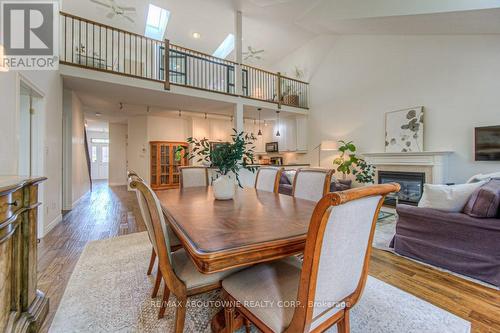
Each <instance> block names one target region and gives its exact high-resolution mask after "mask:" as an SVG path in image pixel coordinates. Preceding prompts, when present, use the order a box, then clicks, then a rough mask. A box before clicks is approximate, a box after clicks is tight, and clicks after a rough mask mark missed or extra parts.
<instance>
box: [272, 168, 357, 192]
mask: <svg viewBox="0 0 500 333" xmlns="http://www.w3.org/2000/svg"><path fill="white" fill-rule="evenodd" d="M287 171H288V172H290V171H292V172H293V171H295V170H287ZM351 185H352V181H351V180H342V179H332V183H331V184H330V192H335V191H345V190H348V189H350V188H351ZM278 192H279V193H281V194H286V195H292V192H293V184H292V181H291V180H290V178H289V177H287V176H286V175H285V173H282V174H281V178H280V183H279V188H278Z"/></svg>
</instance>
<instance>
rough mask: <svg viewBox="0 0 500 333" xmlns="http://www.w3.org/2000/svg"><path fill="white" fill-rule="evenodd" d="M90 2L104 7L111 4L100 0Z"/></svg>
mask: <svg viewBox="0 0 500 333" xmlns="http://www.w3.org/2000/svg"><path fill="white" fill-rule="evenodd" d="M90 2H93V3H95V4H97V5H100V6H103V7H106V8H111V5H109V4H107V3H104V2H102V1H99V0H90Z"/></svg>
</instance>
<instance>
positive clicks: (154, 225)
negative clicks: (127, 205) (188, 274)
mask: <svg viewBox="0 0 500 333" xmlns="http://www.w3.org/2000/svg"><path fill="white" fill-rule="evenodd" d="M130 187H131V188H133V189H134V190H136V191H137V192H139V193H140V199H141V201H140V202H142V205H143V206H144V208H145V211H146V214H145V215H146V217H147V218H146V219H147V221H149V222H146V228H147V229H148V234H149V235H150V239H151V240H152V243H153V247H154V248H155V251H156V255H157V256H158V264H159V267H160V270H161V273H162V276H163V280H164V281H165V283H166V284H167V286H168V288H169V289H170V290H179V288H184V289H185V284H184V282H182V281H181V280H180V279H179V278H178V277H177V275H176V274H175V271H174V269H173V266H172V254H171V251H170V249H171V248H170V236H169V230H170V228H169V227H168V226H167V224H166V223H165V217H164V215H163V211H162V209H161V205H160V201H159V200H158V197H157V196H156V194H155V192H154V191H153V190H152V189H151V187H149V186H148V185H147V184H146V183H145V182H144V181H141V180H139V179H132V178H131V181H130ZM148 225H149V227H148Z"/></svg>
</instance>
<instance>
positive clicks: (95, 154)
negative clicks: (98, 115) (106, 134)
mask: <svg viewBox="0 0 500 333" xmlns="http://www.w3.org/2000/svg"><path fill="white" fill-rule="evenodd" d="M90 141H91V143H90V170H91V172H90V173H91V177H92V180H103V179H108V173H109V139H99V138H92V139H90Z"/></svg>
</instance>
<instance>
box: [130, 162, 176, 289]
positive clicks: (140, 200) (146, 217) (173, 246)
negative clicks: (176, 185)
mask: <svg viewBox="0 0 500 333" xmlns="http://www.w3.org/2000/svg"><path fill="white" fill-rule="evenodd" d="M127 174H128V177H129V178H128V179H129V185H130V182H131V181H132V180H137V181H141V182H144V180H143V179H142V178H141V177H140V176H139V175H138V174H137V173H136V172H135V171H132V170H131V171H128V172H127ZM135 192H136V196H137V202H138V204H139V210H140V211H141V216H142V220H143V221H144V224H145V225H146V230H147V231H148V237H149V240H150V241H151V244H152V245H153V247H152V250H151V257H150V259H149V267H148V271H147V275H151V272H152V271H153V267H154V264H155V261H156V253H157V252H156V248H155V246H154V243H153V240H152V238H151V233H150V232H149V231H150V230H152V225H151V219H150V217H149V214H148V211H147V209H148V208H147V205H146V203H145V201H144V199H143V197H142V196H141V194H140V193H139V191H137V190H136V191H135ZM167 231H168V234H169V236H170V248H171V250H172V251H175V250H176V249H179V248H181V247H182V245H181V242H180V240H179V238H177V236H175V234H174V233H173V232H172V230H171V229H170V227H169V226H167ZM160 284H161V273H160V270H159V269H158V270H157V271H156V279H155V285H154V287H153V291H152V293H151V297H153V298H155V297H156V296H157V295H158V290H159V289H160Z"/></svg>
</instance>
